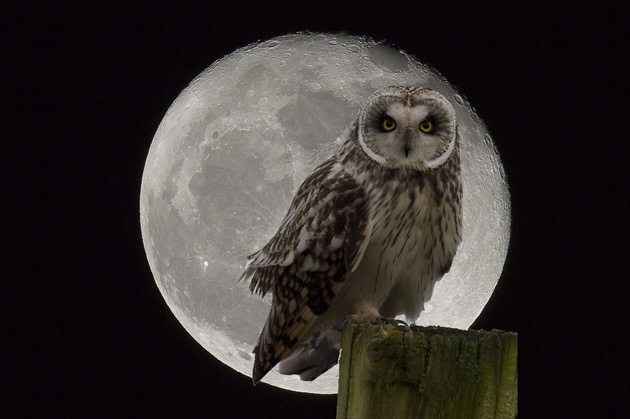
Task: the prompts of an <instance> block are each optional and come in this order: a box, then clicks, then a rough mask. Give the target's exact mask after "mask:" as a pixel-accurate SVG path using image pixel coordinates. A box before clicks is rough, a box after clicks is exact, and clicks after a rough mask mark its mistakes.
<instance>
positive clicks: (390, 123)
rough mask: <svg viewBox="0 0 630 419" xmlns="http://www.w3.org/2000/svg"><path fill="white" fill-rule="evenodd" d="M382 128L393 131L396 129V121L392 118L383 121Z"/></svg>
mask: <svg viewBox="0 0 630 419" xmlns="http://www.w3.org/2000/svg"><path fill="white" fill-rule="evenodd" d="M382 126H383V129H384V130H385V131H392V130H394V129H396V121H394V120H393V119H392V118H385V119H384V120H383V125H382Z"/></svg>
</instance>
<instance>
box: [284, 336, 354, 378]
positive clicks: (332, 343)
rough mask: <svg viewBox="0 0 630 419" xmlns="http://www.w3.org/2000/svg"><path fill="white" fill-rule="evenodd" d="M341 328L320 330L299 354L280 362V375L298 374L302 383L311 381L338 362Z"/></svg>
mask: <svg viewBox="0 0 630 419" xmlns="http://www.w3.org/2000/svg"><path fill="white" fill-rule="evenodd" d="M341 332H342V329H341V327H334V328H331V329H326V330H320V331H318V332H317V333H315V334H314V335H313V338H312V339H311V341H310V342H309V343H308V344H307V345H306V346H305V347H304V348H302V350H301V351H300V352H298V353H297V354H295V355H293V356H291V357H290V358H287V359H285V360H283V361H281V362H280V366H279V371H280V374H286V375H290V374H298V375H299V376H300V379H301V380H302V381H313V380H314V379H316V378H317V377H319V376H320V375H322V374H323V373H325V372H326V371H328V370H329V369H330V368H331V367H333V366H334V365H335V364H337V362H338V360H339V349H340V347H341Z"/></svg>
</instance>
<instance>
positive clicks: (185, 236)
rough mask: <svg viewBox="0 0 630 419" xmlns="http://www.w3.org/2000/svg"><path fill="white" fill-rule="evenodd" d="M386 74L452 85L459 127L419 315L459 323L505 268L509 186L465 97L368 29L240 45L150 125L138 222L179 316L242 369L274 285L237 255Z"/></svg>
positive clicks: (321, 384) (312, 388) (318, 385)
mask: <svg viewBox="0 0 630 419" xmlns="http://www.w3.org/2000/svg"><path fill="white" fill-rule="evenodd" d="M390 85H408V86H424V87H429V88H431V89H434V90H436V91H438V92H440V93H442V94H443V95H445V96H446V97H447V98H449V99H450V101H451V102H452V104H453V106H454V107H455V109H456V111H457V119H458V123H459V130H460V131H459V132H460V136H461V145H460V146H461V156H462V181H463V187H464V192H463V193H464V196H463V198H464V230H463V242H462V244H461V245H460V247H459V250H458V252H457V255H456V257H455V260H454V263H453V266H452V268H451V271H450V272H449V273H448V274H447V275H446V276H445V277H444V278H443V279H442V280H441V281H439V282H438V283H437V284H436V286H435V291H434V294H433V297H432V299H431V300H430V301H429V302H428V304H425V311H424V312H423V313H421V315H420V317H419V318H418V319H417V321H416V323H417V324H420V325H441V326H448V327H454V328H459V329H467V328H468V327H470V325H471V324H472V323H473V321H474V320H475V319H476V318H477V316H478V315H479V313H480V312H481V310H482V309H483V307H484V305H485V304H486V302H487V301H488V299H489V298H490V295H491V294H492V291H493V290H494V288H495V286H496V283H497V281H498V279H499V276H500V274H501V271H502V268H503V263H504V261H505V256H506V253H507V248H508V242H509V233H510V198H509V193H508V188H507V184H506V181H505V176H504V172H503V167H502V165H501V162H500V159H499V156H498V154H497V151H496V149H495V147H494V144H493V142H492V139H491V137H490V135H489V133H488V131H487V129H486V127H485V126H484V124H483V122H482V121H481V119H480V118H479V117H478V116H477V114H476V112H475V110H474V109H473V108H472V107H471V106H470V104H469V103H468V102H467V101H466V99H464V97H463V96H462V95H460V94H459V93H458V92H457V91H456V90H455V89H454V88H453V87H452V86H451V85H450V84H449V83H448V82H447V81H446V80H445V79H444V78H443V77H442V76H441V75H440V74H438V73H437V72H435V71H434V70H432V69H430V68H429V67H427V66H426V65H424V64H421V63H420V62H419V61H417V60H416V59H415V58H414V57H412V56H411V55H409V54H407V53H405V52H403V51H400V50H398V49H395V48H392V47H389V46H387V45H384V44H382V43H378V42H374V41H372V40H370V39H367V38H362V37H354V36H349V35H332V34H313V33H300V34H292V35H286V36H280V37H277V38H274V39H271V40H268V41H264V42H259V43H256V44H253V45H249V46H247V47H245V48H242V49H239V50H237V51H235V52H234V53H232V54H230V55H229V56H227V57H224V58H222V59H221V60H218V61H216V62H215V63H214V64H212V65H211V66H210V67H209V68H208V69H206V70H205V71H204V72H202V73H201V74H200V75H199V76H198V77H197V78H196V79H194V80H193V81H192V82H191V83H190V85H189V86H188V87H187V88H186V89H184V91H182V92H181V94H180V95H179V97H178V98H177V99H176V100H175V102H173V104H172V105H171V107H170V109H169V110H168V111H167V113H166V115H165V116H164V119H163V120H162V122H161V124H160V126H159V127H158V130H157V132H156V134H155V137H154V138H153V143H152V144H151V148H150V150H149V154H148V157H147V160H146V165H145V168H144V173H143V176H142V189H141V193H140V222H141V227H142V237H143V241H144V246H145V250H146V254H147V258H148V261H149V264H150V266H151V270H152V272H153V276H154V278H155V282H156V283H157V286H158V288H159V290H160V292H161V293H162V296H163V297H164V299H165V300H166V303H167V304H168V306H169V307H170V309H171V310H172V311H173V313H174V314H175V316H176V317H177V319H178V320H179V321H180V322H181V324H182V325H183V326H184V327H185V328H186V330H187V331H188V332H189V333H190V334H191V335H192V336H193V337H194V338H195V339H196V340H197V341H198V342H199V343H200V344H201V345H202V346H203V347H204V348H206V349H207V350H208V351H209V352H210V353H211V354H212V355H214V356H215V357H216V358H217V359H219V360H220V361H221V362H223V363H225V364H227V365H229V366H230V367H232V368H234V369H235V370H236V371H239V372H240V373H242V374H245V375H248V376H251V371H252V366H253V361H254V359H253V355H252V350H253V348H254V346H255V345H256V342H257V340H258V336H259V334H260V331H261V329H262V326H263V324H264V322H265V319H266V317H267V314H268V312H269V306H270V301H271V296H269V295H267V296H266V297H265V299H261V298H260V297H259V296H257V295H252V294H251V293H250V291H249V288H248V286H249V285H248V284H247V283H242V282H238V279H239V277H240V276H241V273H242V272H243V268H244V266H245V263H246V257H247V256H248V255H249V254H251V253H253V252H255V251H256V250H258V249H260V248H261V247H262V246H263V245H264V244H265V243H266V242H267V241H268V240H269V239H270V238H271V237H272V236H273V234H274V233H275V232H276V229H277V228H278V226H279V225H280V222H281V220H282V218H283V217H284V215H285V213H286V211H287V209H288V207H289V203H290V201H291V198H292V197H293V195H294V193H295V192H296V190H297V189H298V187H299V186H300V184H301V182H302V180H303V179H304V178H306V176H308V174H310V173H311V172H312V171H313V169H314V168H315V167H316V166H317V165H318V164H320V163H322V162H323V161H324V160H326V159H327V158H328V157H329V156H331V155H332V154H333V153H334V152H335V151H336V150H337V148H338V147H339V146H340V144H341V138H343V137H344V136H345V135H347V134H348V132H349V130H350V126H351V124H352V122H353V121H354V119H355V118H356V116H357V113H358V111H359V107H360V105H361V104H362V103H363V102H364V100H365V99H366V98H367V97H368V96H369V95H370V94H371V93H373V92H374V91H375V90H377V89H378V88H381V87H385V86H390ZM337 380H338V368H337V367H334V368H332V369H331V370H329V371H328V372H327V373H325V374H324V375H322V376H321V377H319V378H318V379H317V380H315V381H313V382H302V381H300V380H299V377H297V376H284V375H280V374H279V373H278V372H277V367H276V368H274V370H272V371H271V372H270V373H269V374H267V376H266V377H265V379H264V380H263V382H266V383H269V384H271V385H274V386H278V387H281V388H285V389H290V390H295V391H302V392H310V393H336V392H337Z"/></svg>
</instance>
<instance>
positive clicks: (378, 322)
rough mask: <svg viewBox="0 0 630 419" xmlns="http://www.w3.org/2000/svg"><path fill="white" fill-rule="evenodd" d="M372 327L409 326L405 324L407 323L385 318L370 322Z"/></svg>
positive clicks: (381, 317)
mask: <svg viewBox="0 0 630 419" xmlns="http://www.w3.org/2000/svg"><path fill="white" fill-rule="evenodd" d="M371 323H372V324H373V325H384V324H389V325H391V326H405V327H409V325H408V324H407V322H405V321H403V320H398V319H390V318H387V317H383V316H380V317H377V318H375V319H374V320H372V322H371Z"/></svg>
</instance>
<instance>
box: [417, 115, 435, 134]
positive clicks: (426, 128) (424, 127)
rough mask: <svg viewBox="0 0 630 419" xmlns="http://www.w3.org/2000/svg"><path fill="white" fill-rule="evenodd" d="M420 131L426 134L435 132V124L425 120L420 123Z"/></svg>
mask: <svg viewBox="0 0 630 419" xmlns="http://www.w3.org/2000/svg"><path fill="white" fill-rule="evenodd" d="M420 131H422V132H425V133H427V134H428V133H430V132H431V131H433V123H432V122H431V121H429V120H428V119H425V120H424V121H422V122H421V123H420Z"/></svg>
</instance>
